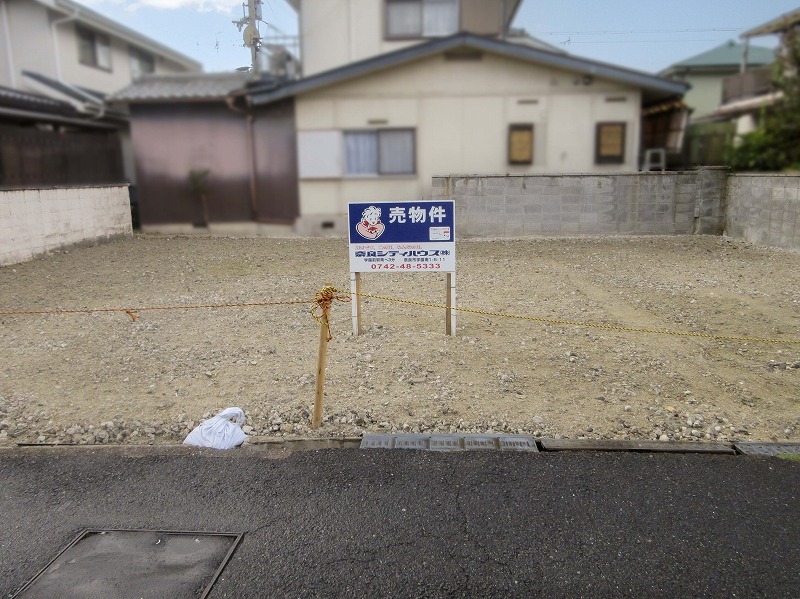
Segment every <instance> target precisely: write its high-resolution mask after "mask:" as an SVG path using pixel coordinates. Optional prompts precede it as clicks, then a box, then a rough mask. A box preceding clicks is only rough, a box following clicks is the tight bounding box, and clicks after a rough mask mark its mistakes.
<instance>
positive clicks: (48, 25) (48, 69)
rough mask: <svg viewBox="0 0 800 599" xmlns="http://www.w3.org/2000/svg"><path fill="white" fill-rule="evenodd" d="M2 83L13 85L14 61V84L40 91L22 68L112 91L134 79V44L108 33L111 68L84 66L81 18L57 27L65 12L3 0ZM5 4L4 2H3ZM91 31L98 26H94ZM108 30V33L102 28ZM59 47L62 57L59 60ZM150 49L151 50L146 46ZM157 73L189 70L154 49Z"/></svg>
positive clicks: (26, 0) (0, 16)
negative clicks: (80, 44) (79, 28)
mask: <svg viewBox="0 0 800 599" xmlns="http://www.w3.org/2000/svg"><path fill="white" fill-rule="evenodd" d="M0 2H2V5H0V57H2V65H0V85H4V86H7V87H12V78H11V76H10V74H9V69H10V67H9V65H10V64H13V70H14V81H13V83H14V84H15V85H14V86H13V87H16V88H18V89H27V90H30V91H40V90H39V89H38V88H37V87H36V84H33V83H31V82H30V81H28V80H26V79H24V78H23V77H22V71H23V70H26V71H32V72H35V73H40V74H42V75H45V76H47V77H51V78H53V79H58V78H59V72H58V71H59V68H58V66H59V65H60V70H61V73H60V77H61V80H62V81H64V82H66V83H69V84H72V85H79V86H81V87H86V88H88V89H93V90H96V91H100V92H105V93H112V92H115V91H117V90H119V89H121V88H122V87H125V86H126V85H128V84H129V83H130V82H131V80H132V78H133V77H132V74H131V59H130V45H129V44H128V42H126V41H125V40H123V39H121V38H117V37H114V36H113V35H111V34H106V35H108V37H109V40H110V42H111V71H106V70H103V69H99V68H95V67H91V66H87V65H83V64H81V63H80V61H79V59H78V40H77V35H76V31H75V21H67V22H62V23H60V24H58V25H56V26H55V29H56V33H55V35H54V33H53V27H52V22H53V21H61V20H63V19H64V18H65V15H63V14H61V13H56V12H54V11H48V10H47V8H46V7H45V6H43V5H41V4H39V3H37V2H31V1H29V0H0ZM3 5H4V6H3ZM4 15H6V16H7V18H8V28H9V33H10V36H9V41H10V44H7V43H6V39H5V33H4V23H3V17H4ZM88 29H92V28H91V27H88ZM100 33H104V32H100ZM56 45H57V47H58V61H56V52H55V48H56ZM9 46H10V48H11V61H9V59H8V47H9ZM145 51H147V50H146V49H145ZM147 52H148V53H149V54H151V55H152V56H154V57H155V69H156V73H164V74H168V73H180V72H185V71H186V70H187V69H186V67H183V66H181V65H178V64H177V63H174V62H172V61H170V60H168V59H166V58H164V57H162V56H158V55H156V54H154V53H153V52H150V51H147Z"/></svg>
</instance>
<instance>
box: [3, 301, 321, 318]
mask: <svg viewBox="0 0 800 599" xmlns="http://www.w3.org/2000/svg"><path fill="white" fill-rule="evenodd" d="M314 301H316V300H292V301H285V302H249V303H242V304H196V305H187V306H140V307H138V308H64V309H59V308H57V309H53V310H9V311H3V312H0V316H13V315H18V314H92V313H94V312H124V313H125V314H127V315H128V316H130V317H131V318H132V319H133V320H136V319H137V318H138V315H137V314H136V313H137V312H145V311H147V310H207V309H210V308H257V307H260V306H278V305H291V304H308V303H312V302H314Z"/></svg>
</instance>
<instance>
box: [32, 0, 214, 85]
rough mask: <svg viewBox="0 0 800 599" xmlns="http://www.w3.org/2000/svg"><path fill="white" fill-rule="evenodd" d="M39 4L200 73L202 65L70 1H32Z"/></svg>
mask: <svg viewBox="0 0 800 599" xmlns="http://www.w3.org/2000/svg"><path fill="white" fill-rule="evenodd" d="M34 1H35V2H38V3H39V4H42V5H44V6H46V7H47V8H49V9H51V10H55V11H58V12H60V13H62V14H64V15H69V16H74V17H75V20H76V21H77V22H79V23H83V24H85V25H89V26H91V27H93V28H95V29H98V30H99V31H102V32H104V33H108V34H110V35H113V36H115V37H118V38H120V39H123V40H125V41H126V42H128V43H129V44H131V45H134V46H137V47H139V48H141V49H142V50H148V51H150V52H152V53H153V54H157V55H159V56H162V57H164V58H167V59H169V60H171V61H173V62H176V63H178V64H179V65H181V66H183V67H184V68H186V69H187V70H190V71H202V70H203V65H202V64H201V63H200V62H198V61H196V60H194V59H193V58H190V57H188V56H186V55H185V54H181V53H180V52H178V51H176V50H173V49H172V48H169V47H168V46H165V45H163V44H161V43H159V42H157V41H155V40H154V39H151V38H149V37H147V36H145V35H142V34H141V33H139V32H137V31H134V30H133V29H130V28H128V27H125V26H124V25H121V24H119V23H117V22H116V21H114V20H112V19H109V18H108V17H104V16H103V15H101V14H100V13H98V12H95V11H93V10H92V9H90V8H87V7H86V6H84V5H82V4H78V3H77V2H73V1H72V0H34Z"/></svg>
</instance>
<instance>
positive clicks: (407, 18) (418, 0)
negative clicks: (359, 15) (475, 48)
mask: <svg viewBox="0 0 800 599" xmlns="http://www.w3.org/2000/svg"><path fill="white" fill-rule="evenodd" d="M458 2H459V0H386V37H388V38H409V37H441V36H445V35H452V34H454V33H457V32H458Z"/></svg>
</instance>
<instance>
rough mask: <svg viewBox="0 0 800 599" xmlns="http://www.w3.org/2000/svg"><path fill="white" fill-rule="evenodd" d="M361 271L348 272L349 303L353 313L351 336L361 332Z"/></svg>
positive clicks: (356, 335)
mask: <svg viewBox="0 0 800 599" xmlns="http://www.w3.org/2000/svg"><path fill="white" fill-rule="evenodd" d="M360 293H361V273H360V272H351V273H350V296H351V298H350V303H351V308H352V314H353V336H355V337H358V336H359V335H360V334H361V295H360Z"/></svg>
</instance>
